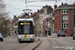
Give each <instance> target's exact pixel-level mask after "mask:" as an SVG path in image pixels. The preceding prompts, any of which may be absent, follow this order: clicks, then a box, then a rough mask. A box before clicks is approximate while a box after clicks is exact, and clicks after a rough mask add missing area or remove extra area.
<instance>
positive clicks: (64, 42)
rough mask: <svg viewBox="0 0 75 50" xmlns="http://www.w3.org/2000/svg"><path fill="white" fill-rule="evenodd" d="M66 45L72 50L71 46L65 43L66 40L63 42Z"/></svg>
mask: <svg viewBox="0 0 75 50" xmlns="http://www.w3.org/2000/svg"><path fill="white" fill-rule="evenodd" d="M64 43H65V44H66V45H68V47H69V48H70V50H72V48H71V46H70V45H69V44H68V43H66V42H64Z"/></svg>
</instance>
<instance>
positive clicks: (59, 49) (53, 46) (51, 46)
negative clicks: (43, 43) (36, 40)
mask: <svg viewBox="0 0 75 50" xmlns="http://www.w3.org/2000/svg"><path fill="white" fill-rule="evenodd" d="M47 40H48V41H49V42H50V45H49V47H48V50H54V48H55V47H57V46H61V45H60V43H59V42H58V41H56V40H54V39H47ZM53 41H54V42H55V43H56V44H57V45H53ZM56 49H57V50H63V49H62V48H55V50H56Z"/></svg>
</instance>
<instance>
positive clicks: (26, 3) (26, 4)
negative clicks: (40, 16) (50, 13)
mask: <svg viewBox="0 0 75 50" xmlns="http://www.w3.org/2000/svg"><path fill="white" fill-rule="evenodd" d="M25 4H26V9H27V0H25Z"/></svg>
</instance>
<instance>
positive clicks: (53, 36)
mask: <svg viewBox="0 0 75 50" xmlns="http://www.w3.org/2000/svg"><path fill="white" fill-rule="evenodd" d="M48 37H51V38H55V37H57V34H56V33H52V35H51V36H48Z"/></svg>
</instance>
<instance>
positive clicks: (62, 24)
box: [62, 16, 63, 31]
mask: <svg viewBox="0 0 75 50" xmlns="http://www.w3.org/2000/svg"><path fill="white" fill-rule="evenodd" d="M62 31H63V16H62Z"/></svg>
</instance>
